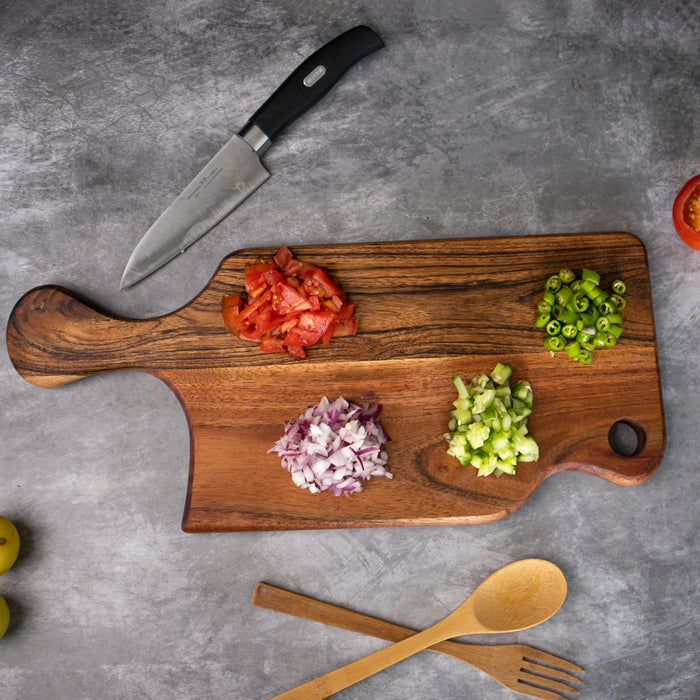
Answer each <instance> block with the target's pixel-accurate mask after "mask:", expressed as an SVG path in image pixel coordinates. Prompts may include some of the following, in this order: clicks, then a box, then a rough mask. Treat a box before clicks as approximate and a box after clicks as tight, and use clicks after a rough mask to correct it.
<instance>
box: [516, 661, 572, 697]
mask: <svg viewBox="0 0 700 700" xmlns="http://www.w3.org/2000/svg"><path fill="white" fill-rule="evenodd" d="M540 673H541V671H540V670H539V669H538V671H537V674H533V673H528V671H527V669H526V668H525V667H523V668H522V669H521V674H520V675H519V676H518V683H522V684H526V685H530V684H533V685H538V686H541V687H542V688H546V689H547V690H551V691H554V690H559V691H561V692H562V693H573V694H574V695H578V693H579V691H578V688H574V687H573V686H571V685H569V684H568V683H562V682H561V681H557V680H554V679H553V678H547V677H546V676H541V675H539V674H540ZM560 697H561V696H560Z"/></svg>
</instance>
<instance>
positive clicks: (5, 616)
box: [0, 595, 10, 639]
mask: <svg viewBox="0 0 700 700" xmlns="http://www.w3.org/2000/svg"><path fill="white" fill-rule="evenodd" d="M9 624H10V608H8V607H7V601H6V600H5V599H4V598H3V597H2V596H1V595H0V639H2V638H3V637H4V636H5V632H7V627H8V625H9Z"/></svg>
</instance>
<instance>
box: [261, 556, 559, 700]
mask: <svg viewBox="0 0 700 700" xmlns="http://www.w3.org/2000/svg"><path fill="white" fill-rule="evenodd" d="M565 598H566V578H565V577H564V574H563V573H562V572H561V569H559V567H558V566H556V565H555V564H552V563H551V562H549V561H546V560H544V559H521V560H520V561H515V562H512V563H511V564H508V565H506V566H504V567H503V568H501V569H498V571H495V572H494V573H492V574H491V575H490V576H489V577H488V578H486V579H485V580H484V581H483V582H482V583H481V584H480V585H479V586H478V588H477V589H476V590H475V591H474V592H473V593H472V594H471V595H470V596H469V597H468V598H467V599H466V600H465V601H464V602H463V603H462V604H461V605H460V606H459V607H458V608H457V609H456V610H455V611H454V612H452V613H450V614H449V615H448V616H447V617H445V618H444V619H442V620H441V621H440V622H438V623H437V624H435V625H433V626H432V627H428V629H426V630H424V631H423V632H419V633H418V634H414V635H413V636H411V637H408V638H406V639H404V640H403V641H401V642H397V643H396V644H392V645H390V646H388V647H384V648H383V649H380V650H379V651H376V652H374V653H373V654H369V655H368V656H364V657H363V658H361V659H358V660H357V661H353V662H352V663H349V664H346V665H345V666H341V667H340V668H338V669H336V670H335V671H331V672H330V673H326V674H324V675H322V676H318V677H317V678H314V679H313V680H310V681H307V682H306V683H303V684H302V685H299V686H297V687H296V688H292V689H291V690H288V691H286V692H285V693H281V694H280V695H275V696H274V698H271V700H292V699H293V698H298V699H299V700H312V699H313V698H327V697H328V696H329V695H332V694H333V693H337V692H338V691H340V690H343V688H347V687H348V686H350V685H353V684H354V683H357V682H358V681H361V680H363V679H364V678H367V677H369V676H371V675H373V674H374V673H377V672H379V671H381V670H383V669H385V668H387V667H388V666H391V665H392V664H395V663H398V662H399V661H402V660H403V659H405V658H407V657H409V656H411V655H412V654H415V653H417V652H419V651H422V650H423V649H427V648H428V647H430V646H432V645H433V644H437V643H438V642H442V641H444V640H445V639H451V638H452V637H461V636H462V635H466V634H489V633H498V632H515V631H517V630H523V629H527V628H528V627H533V626H534V625H537V624H539V623H540V622H544V621H545V620H547V619H549V618H550V617H551V616H552V615H554V613H555V612H557V610H559V608H560V607H561V606H562V604H563V602H564V599H565Z"/></svg>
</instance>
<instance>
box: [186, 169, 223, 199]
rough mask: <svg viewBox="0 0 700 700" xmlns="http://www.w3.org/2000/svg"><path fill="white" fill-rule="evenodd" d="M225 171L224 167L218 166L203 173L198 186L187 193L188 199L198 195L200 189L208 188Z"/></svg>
mask: <svg viewBox="0 0 700 700" xmlns="http://www.w3.org/2000/svg"><path fill="white" fill-rule="evenodd" d="M222 172H223V168H217V169H216V170H213V171H212V172H211V173H209V174H207V175H202V177H200V178H199V180H198V181H197V187H195V188H194V190H192V192H190V193H189V194H188V195H187V199H192V197H196V196H197V195H198V194H199V192H200V190H203V189H206V188H207V187H209V185H211V183H212V182H213V181H214V180H215V179H216V178H217V177H218V176H219V175H220V174H221V173H222Z"/></svg>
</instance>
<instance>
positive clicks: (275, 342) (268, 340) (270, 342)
mask: <svg viewBox="0 0 700 700" xmlns="http://www.w3.org/2000/svg"><path fill="white" fill-rule="evenodd" d="M260 349H261V350H262V351H263V352H286V350H287V349H286V348H285V347H284V343H283V342H282V338H280V337H279V336H277V337H271V336H267V335H265V336H263V337H262V338H261V339H260Z"/></svg>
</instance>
